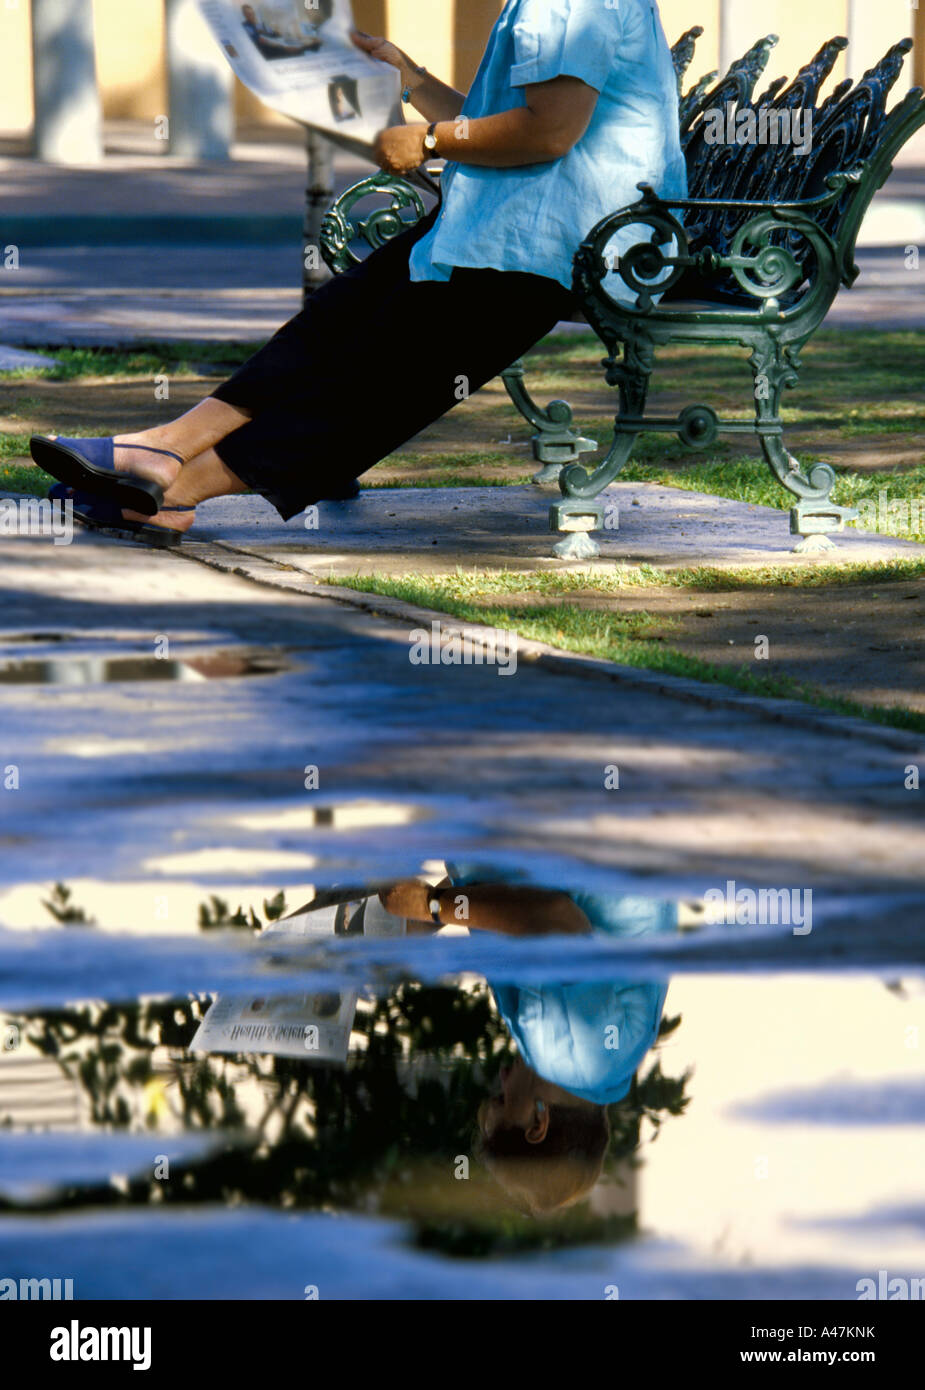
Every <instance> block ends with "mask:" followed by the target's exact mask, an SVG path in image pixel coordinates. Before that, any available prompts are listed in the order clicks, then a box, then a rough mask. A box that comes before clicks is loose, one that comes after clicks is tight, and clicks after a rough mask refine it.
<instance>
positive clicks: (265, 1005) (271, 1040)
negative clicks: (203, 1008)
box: [190, 992, 357, 1062]
mask: <svg viewBox="0 0 925 1390" xmlns="http://www.w3.org/2000/svg"><path fill="white" fill-rule="evenodd" d="M356 1003H357V996H356V995H355V994H353V993H334V992H331V993H330V994H289V995H270V996H267V997H262V998H258V999H241V998H237V999H235V998H231V997H227V998H219V999H216V1000H215V1002H214V1003H213V1004H212V1005H211V1006H210V1008H209V1011H208V1013H207V1014H206V1016H205V1018H204V1019H203V1020H202V1022H201V1023H200V1025H199V1027H198V1029H197V1030H196V1036H195V1037H194V1038H193V1041H192V1042H191V1043H190V1051H191V1052H232V1053H234V1052H243V1053H248V1054H251V1053H270V1054H272V1055H273V1056H274V1057H301V1058H302V1060H303V1061H305V1062H319V1061H322V1062H346V1060H347V1052H348V1049H349V1046H350V1029H351V1028H352V1026H353V1019H354V1015H355V1013H356Z"/></svg>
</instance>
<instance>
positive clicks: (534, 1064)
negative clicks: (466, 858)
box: [382, 865, 678, 1211]
mask: <svg viewBox="0 0 925 1390" xmlns="http://www.w3.org/2000/svg"><path fill="white" fill-rule="evenodd" d="M447 869H448V872H449V874H450V879H449V880H448V882H447V886H441V887H440V888H437V889H431V888H428V887H426V886H425V885H422V884H420V883H418V882H416V881H414V882H406V883H401V884H398V885H396V886H395V887H394V888H392V889H389V890H387V891H386V892H384V893H383V894H382V901H383V904H384V905H385V906H386V907H387V908H388V910H389V911H391V912H394V913H396V914H397V915H401V916H404V917H407V918H410V919H411V920H412V921H417V922H419V923H424V922H427V921H428V920H430V921H432V922H434V924H435V925H436V922H437V920H438V919H439V921H440V922H441V923H442V922H446V923H447V924H449V923H451V922H454V921H456V920H457V914H458V912H459V910H460V907H459V899H460V896H462V899H463V903H462V906H463V910H464V912H465V916H464V918H463V920H464V921H465V924H466V925H467V926H469V927H471V928H475V929H477V930H488V931H496V932H501V933H504V934H506V935H510V936H541V935H553V934H555V935H563V934H572V935H578V934H589V933H591V932H596V933H598V934H601V935H607V936H618V937H624V938H627V937H640V936H648V935H651V934H653V933H657V932H663V931H674V930H676V928H677V920H678V917H677V907H676V905H675V904H674V903H670V902H661V901H657V900H654V899H650V898H641V897H632V896H629V895H605V894H590V893H573V894H566V893H558V892H550V891H549V890H546V889H536V888H530V887H520V886H517V885H512V884H499V883H496V882H490V881H486V871H485V869H484V868H482V869H480V868H478V867H474V866H473V867H466V866H451V865H448V866H447ZM491 984H492V990H493V992H494V995H495V999H496V1002H497V1005H498V1009H499V1012H500V1013H501V1016H502V1017H503V1019H504V1021H505V1023H506V1025H507V1027H508V1029H509V1031H510V1033H511V1036H512V1037H513V1039H514V1041H515V1042H516V1043H517V1047H518V1050H519V1052H520V1058H519V1059H518V1060H517V1061H516V1062H515V1064H514V1065H513V1066H512V1067H511V1068H510V1069H504V1068H502V1071H501V1078H500V1088H499V1091H498V1093H497V1094H496V1095H494V1096H493V1097H492V1098H491V1099H490V1100H488V1101H486V1102H485V1103H484V1104H483V1105H481V1106H480V1107H479V1116H478V1119H479V1129H480V1132H481V1136H482V1152H483V1155H484V1157H485V1160H486V1162H487V1164H488V1166H489V1167H490V1168H491V1170H492V1172H493V1173H494V1175H495V1176H496V1177H497V1178H498V1180H499V1181H500V1182H501V1183H502V1185H503V1186H504V1187H505V1188H506V1189H507V1190H508V1191H509V1192H510V1193H511V1194H512V1196H514V1197H515V1198H516V1199H517V1200H518V1202H519V1203H520V1204H521V1205H523V1206H525V1207H527V1208H528V1209H529V1210H532V1211H547V1210H552V1209H554V1208H557V1207H561V1206H569V1205H571V1204H572V1203H573V1202H576V1201H578V1200H579V1199H580V1198H581V1197H583V1196H586V1195H587V1193H588V1192H589V1191H590V1190H591V1188H592V1187H593V1186H594V1184H595V1183H596V1182H597V1179H598V1177H599V1176H600V1171H601V1165H602V1163H603V1159H604V1153H605V1151H606V1148H607V1141H608V1137H609V1129H608V1124H607V1114H606V1110H605V1106H607V1105H610V1104H612V1103H614V1102H615V1101H620V1100H623V1099H624V1098H625V1096H626V1095H627V1093H628V1091H629V1089H630V1086H631V1084H632V1081H633V1077H634V1076H635V1073H636V1071H637V1069H638V1067H639V1065H640V1064H641V1062H642V1060H643V1058H644V1056H645V1054H646V1052H647V1051H648V1050H649V1048H650V1047H652V1045H653V1044H654V1042H655V1040H656V1038H657V1037H658V1030H659V1024H660V1022H661V1018H662V1010H663V1008H664V1004H665V996H666V993H667V988H668V986H667V982H665V981H662V980H635V981H634V980H619V979H617V980H614V979H611V980H605V981H600V980H590V981H589V980H578V981H576V982H574V983H564V982H563V983H555V984H537V985H523V984H515V983H509V982H505V983H502V982H500V981H497V980H496V981H492V982H491ZM541 1159H542V1160H544V1161H543V1162H538V1160H541Z"/></svg>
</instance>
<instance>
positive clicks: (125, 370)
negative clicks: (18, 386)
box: [0, 342, 260, 381]
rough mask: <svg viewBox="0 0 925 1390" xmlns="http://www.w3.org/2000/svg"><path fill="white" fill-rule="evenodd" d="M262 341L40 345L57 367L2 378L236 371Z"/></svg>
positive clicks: (1, 374)
mask: <svg viewBox="0 0 925 1390" xmlns="http://www.w3.org/2000/svg"><path fill="white" fill-rule="evenodd" d="M259 346H260V344H259V343H157V342H151V343H139V344H138V345H137V346H136V347H133V348H131V349H129V350H124V349H118V348H94V347H76V348H71V347H55V346H54V345H51V346H49V347H42V348H37V349H36V351H37V352H41V353H43V354H45V355H46V356H49V357H55V358H57V360H58V366H56V367H39V368H36V367H17V368H15V369H14V370H13V371H6V372H0V380H2V381H17V380H30V381H35V380H39V381H75V380H77V379H78V378H80V377H105V376H117V377H118V376H124V377H134V376H154V375H157V374H158V373H160V372H169V373H171V374H172V375H174V376H184V375H199V374H200V371H201V368H202V367H203V366H204V365H207V366H209V367H213V368H215V369H216V371H217V370H218V369H219V368H221V369H222V371H223V372H224V371H226V370H233V369H234V368H235V367H239V366H240V365H241V363H242V362H246V361H247V359H248V358H249V357H252V356H253V354H254V352H255V351H256V350H257V348H258V347H259Z"/></svg>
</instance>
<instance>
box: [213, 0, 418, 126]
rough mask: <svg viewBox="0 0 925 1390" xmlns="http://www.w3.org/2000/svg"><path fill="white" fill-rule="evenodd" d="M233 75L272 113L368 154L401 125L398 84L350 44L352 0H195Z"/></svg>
mask: <svg viewBox="0 0 925 1390" xmlns="http://www.w3.org/2000/svg"><path fill="white" fill-rule="evenodd" d="M199 5H200V9H201V10H202V13H203V15H204V16H205V19H206V20H207V22H208V24H209V27H210V28H211V30H212V32H213V34H214V35H215V37H216V39H217V40H218V43H219V45H220V46H221V48H222V50H223V52H224V53H225V56H226V57H227V59H228V61H229V63H230V64H231V66H232V68H233V69H234V72H235V74H236V75H237V76H238V77H239V78H240V79H241V81H242V82H243V83H244V84H245V85H246V86H247V87H249V88H250V89H251V91H252V92H254V93H255V94H256V95H257V96H258V97H260V99H261V101H264V102H266V104H267V105H268V106H271V107H272V108H273V109H274V110H275V111H279V112H281V113H282V114H283V115H285V116H291V117H292V118H293V119H294V120H296V121H301V123H302V124H303V125H307V126H313V127H314V128H315V129H317V130H323V131H325V133H326V134H328V135H331V136H333V137H334V138H336V139H337V141H338V143H340V144H344V145H347V146H348V147H349V148H352V149H354V150H356V151H358V152H362V153H368V152H369V148H370V146H371V144H372V141H373V139H374V138H375V136H376V135H377V134H378V133H379V131H380V130H382V129H383V128H384V127H385V126H388V125H395V124H398V123H400V121H401V119H402V117H401V103H400V101H399V87H400V78H399V75H398V73H397V71H396V70H395V68H393V67H389V66H387V65H386V64H384V63H380V62H377V61H376V60H375V59H372V58H369V57H367V55H366V54H365V53H362V52H361V51H360V50H359V49H358V48H357V47H356V46H355V44H353V43H352V42H351V39H350V31H351V29H352V28H353V14H352V11H351V5H350V0H253V3H252V4H249V5H248V4H245V5H242V4H238V3H237V0H199Z"/></svg>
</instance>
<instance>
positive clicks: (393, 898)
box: [379, 878, 431, 922]
mask: <svg viewBox="0 0 925 1390" xmlns="http://www.w3.org/2000/svg"><path fill="white" fill-rule="evenodd" d="M430 892H431V890H430V889H429V888H428V886H427V884H426V883H419V882H418V881H417V879H416V878H406V879H403V880H402V881H401V883H393V884H392V885H391V886H390V887H389V888H383V889H382V891H381V893H380V894H379V901H380V902H381V903H382V906H383V907H384V908H385V910H386V912H391V914H392V916H393V917H405V918H407V919H409V920H410V921H412V922H431V915H430V908H429V907H428V902H429V901H430Z"/></svg>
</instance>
